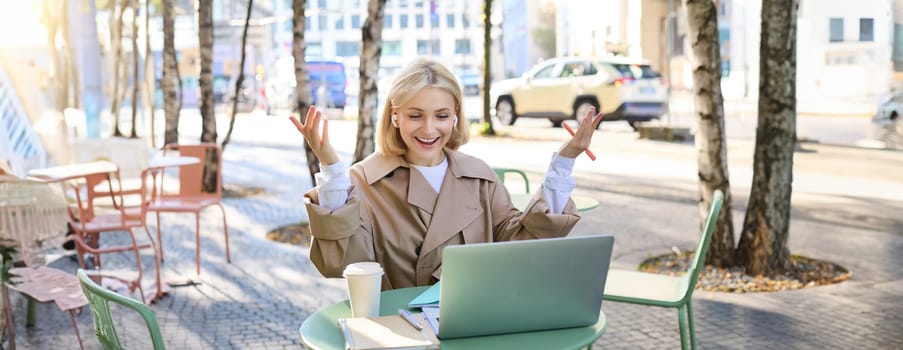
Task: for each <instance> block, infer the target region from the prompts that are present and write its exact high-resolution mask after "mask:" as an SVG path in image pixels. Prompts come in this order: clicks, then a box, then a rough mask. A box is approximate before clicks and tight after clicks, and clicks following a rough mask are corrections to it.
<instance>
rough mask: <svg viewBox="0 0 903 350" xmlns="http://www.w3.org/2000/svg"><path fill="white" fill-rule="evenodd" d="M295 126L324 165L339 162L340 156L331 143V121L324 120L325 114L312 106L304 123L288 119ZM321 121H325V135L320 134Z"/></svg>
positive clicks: (292, 117) (295, 118) (292, 118)
mask: <svg viewBox="0 0 903 350" xmlns="http://www.w3.org/2000/svg"><path fill="white" fill-rule="evenodd" d="M288 119H289V120H291V121H292V123H293V124H295V128H296V129H298V132H300V133H301V135H302V136H304V140H306V141H307V144H308V145H310V148H311V150H313V151H314V154H315V155H316V156H317V159H318V160H319V161H320V163H322V164H323V165H333V164H335V163H338V162H339V154H338V153H336V151H335V149H334V148H332V144H330V143H329V121H328V120H327V119H326V118H323V114H322V113H320V111H319V110H318V109H317V107H315V106H310V108H309V109H308V110H307V117H306V118H304V121H305V122H304V123H302V122H301V121H300V120H298V118H297V117H295V116H290V117H288ZM320 120H322V121H323V133H322V134H321V133H320Z"/></svg>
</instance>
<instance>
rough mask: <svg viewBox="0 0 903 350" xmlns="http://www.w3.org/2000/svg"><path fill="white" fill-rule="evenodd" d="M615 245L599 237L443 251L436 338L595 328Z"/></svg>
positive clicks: (479, 246)
mask: <svg viewBox="0 0 903 350" xmlns="http://www.w3.org/2000/svg"><path fill="white" fill-rule="evenodd" d="M613 245H614V237H612V236H610V235H599V236H583V237H565V238H549V239H536V240H526V241H513V242H497V243H481V244H467V245H457V246H449V247H446V248H445V250H444V251H443V252H442V283H441V286H440V292H439V293H440V298H439V310H440V311H439V313H440V317H439V320H438V321H439V322H438V323H439V337H440V338H443V339H448V338H460V337H472V336H480V335H490V334H502V333H514V332H526V331H535V330H546V329H557V328H569V327H580V326H587V325H591V324H593V323H596V322H597V321H598V319H599V312H600V311H601V306H602V294H603V291H604V288H605V277H606V275H607V273H608V264H609V262H610V261H611V249H612V246H613Z"/></svg>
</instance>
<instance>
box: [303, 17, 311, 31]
mask: <svg viewBox="0 0 903 350" xmlns="http://www.w3.org/2000/svg"><path fill="white" fill-rule="evenodd" d="M304 30H310V18H304Z"/></svg>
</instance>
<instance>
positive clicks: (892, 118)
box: [872, 91, 903, 149]
mask: <svg viewBox="0 0 903 350" xmlns="http://www.w3.org/2000/svg"><path fill="white" fill-rule="evenodd" d="M900 116H903V91H895V92H893V93H891V94H890V95H889V96H888V97H886V98H884V99H882V101H881V102H879V103H878V110H877V111H876V112H875V115H874V116H873V117H872V126H873V128H874V129H873V130H874V135H873V138H874V139H876V140H878V141H880V142H882V143H883V144H884V147H886V148H892V149H897V148H900V147H903V122H900Z"/></svg>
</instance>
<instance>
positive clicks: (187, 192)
mask: <svg viewBox="0 0 903 350" xmlns="http://www.w3.org/2000/svg"><path fill="white" fill-rule="evenodd" d="M175 152H178V153H179V155H180V156H183V157H186V156H187V157H196V158H198V159H200V163H198V164H193V165H182V166H179V168H178V169H179V189H178V191H167V189H166V188H164V186H163V184H165V181H163V180H164V179H163V177H164V175H163V172H160V174H161V175H160V180H159V183H160V184H161V185H160V189H159V190H158V191H156V193H155V195H153V196H152V199H151V201H150V205H149V206H148V210H149V211H152V212H154V213H156V214H157V240H158V241H159V242H161V243H162V242H163V241H162V240H161V239H162V235H161V232H163V230H162V226H160V213H163V212H170V213H194V218H195V263H196V265H197V271H196V272H197V274H198V275H200V274H201V218H200V214H201V211H202V210H204V209H205V208H207V207H209V206H217V207H219V209H220V212H221V213H222V215H223V236H224V237H225V243H226V261H227V262H229V263H231V262H232V258H231V257H230V254H229V226H228V225H227V223H226V211H225V209H224V208H223V205H222V204H221V203H220V201H221V199H222V186H223V172H222V148H220V147H219V145H217V144H215V143H202V144H198V145H178V144H171V145H167V146H166V147H164V148H163V154H164V156H165V155H168V154H172V153H175ZM211 153H212V155H211ZM208 155H211V156H213V157H215V158H216V169H217V174H216V191H215V192H213V193H208V192H204V191H203V190H202V187H203V179H204V163H205V160H206V159H207V157H208ZM160 257H161V258H162V257H163V244H160Z"/></svg>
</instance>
